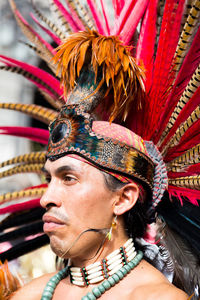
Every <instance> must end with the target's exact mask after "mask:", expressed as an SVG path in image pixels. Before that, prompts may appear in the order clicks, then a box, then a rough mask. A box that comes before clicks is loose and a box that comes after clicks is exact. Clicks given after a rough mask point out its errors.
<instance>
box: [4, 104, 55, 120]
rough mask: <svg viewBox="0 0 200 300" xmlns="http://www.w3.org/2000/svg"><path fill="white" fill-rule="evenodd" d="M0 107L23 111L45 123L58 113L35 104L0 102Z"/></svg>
mask: <svg viewBox="0 0 200 300" xmlns="http://www.w3.org/2000/svg"><path fill="white" fill-rule="evenodd" d="M0 108H2V109H10V110H15V111H20V112H23V113H25V114H28V115H29V116H31V117H32V118H35V119H37V120H39V121H41V122H43V123H45V124H47V125H48V124H49V123H50V122H52V121H53V120H54V119H55V118H56V117H57V115H58V113H57V112H56V111H54V110H52V109H49V108H45V107H43V106H39V105H35V104H22V103H0Z"/></svg>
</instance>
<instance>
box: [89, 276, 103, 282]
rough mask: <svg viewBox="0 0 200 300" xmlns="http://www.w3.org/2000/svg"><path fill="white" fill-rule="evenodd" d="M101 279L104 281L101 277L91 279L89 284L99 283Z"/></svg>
mask: <svg viewBox="0 0 200 300" xmlns="http://www.w3.org/2000/svg"><path fill="white" fill-rule="evenodd" d="M103 279H104V277H103V276H99V277H97V278H94V279H91V280H90V283H96V282H99V281H101V280H103Z"/></svg>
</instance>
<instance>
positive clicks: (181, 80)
mask: <svg viewBox="0 0 200 300" xmlns="http://www.w3.org/2000/svg"><path fill="white" fill-rule="evenodd" d="M199 63H200V27H199V29H198V31H197V33H196V35H195V38H194V40H193V43H192V45H191V47H190V49H189V51H188V53H187V55H186V57H185V59H184V62H183V64H182V66H181V69H180V71H179V73H178V76H177V78H176V81H175V83H174V85H173V89H172V91H171V95H170V97H169V98H168V100H167V102H166V105H165V110H164V112H163V113H162V114H161V117H160V121H159V124H158V132H157V133H156V138H155V141H154V142H155V143H157V142H158V140H159V138H160V136H161V133H162V132H163V130H164V129H165V127H166V125H167V122H168V121H169V118H170V116H171V114H172V112H173V110H174V108H175V106H176V104H177V102H178V100H179V98H180V96H181V95H182V93H183V92H184V90H185V88H186V86H187V84H188V82H189V80H190V78H191V77H192V75H193V73H194V72H195V70H196V68H197V67H198V65H199Z"/></svg>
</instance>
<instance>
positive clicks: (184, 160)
mask: <svg viewBox="0 0 200 300" xmlns="http://www.w3.org/2000/svg"><path fill="white" fill-rule="evenodd" d="M198 163H200V144H198V145H196V146H195V147H193V148H192V149H189V150H187V151H186V152H185V153H184V154H182V155H181V156H178V157H177V158H175V159H174V160H172V161H170V162H169V163H167V168H168V171H169V170H172V171H173V172H179V171H180V170H181V169H183V168H187V167H188V166H191V165H193V164H198Z"/></svg>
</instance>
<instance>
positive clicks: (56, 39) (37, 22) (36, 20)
mask: <svg viewBox="0 0 200 300" xmlns="http://www.w3.org/2000/svg"><path fill="white" fill-rule="evenodd" d="M30 16H31V18H32V19H33V21H34V22H35V23H36V24H37V25H38V26H39V27H40V28H41V29H42V30H43V31H44V32H46V33H47V34H48V35H49V36H50V37H51V38H52V40H53V41H54V42H56V43H57V45H60V44H61V39H60V38H59V37H57V35H55V34H54V33H53V32H52V31H50V30H49V29H47V28H46V27H44V26H43V25H42V24H40V22H39V21H38V19H37V18H36V17H35V16H34V14H32V13H30Z"/></svg>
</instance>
